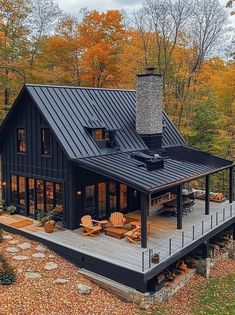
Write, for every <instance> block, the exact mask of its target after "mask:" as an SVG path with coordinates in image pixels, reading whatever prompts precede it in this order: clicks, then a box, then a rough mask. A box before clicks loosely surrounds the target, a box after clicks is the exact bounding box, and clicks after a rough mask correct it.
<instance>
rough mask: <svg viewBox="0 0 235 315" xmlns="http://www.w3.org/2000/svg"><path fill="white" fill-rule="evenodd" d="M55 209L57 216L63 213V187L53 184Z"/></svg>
mask: <svg viewBox="0 0 235 315" xmlns="http://www.w3.org/2000/svg"><path fill="white" fill-rule="evenodd" d="M55 209H56V213H57V214H62V213H63V186H62V184H58V183H56V184H55Z"/></svg>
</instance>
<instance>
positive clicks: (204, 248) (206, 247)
mask: <svg viewBox="0 0 235 315" xmlns="http://www.w3.org/2000/svg"><path fill="white" fill-rule="evenodd" d="M209 245H210V242H209V240H207V241H205V242H204V243H202V259H206V258H209V248H210V247H209Z"/></svg>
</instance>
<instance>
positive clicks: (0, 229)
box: [0, 228, 3, 243]
mask: <svg viewBox="0 0 235 315" xmlns="http://www.w3.org/2000/svg"><path fill="white" fill-rule="evenodd" d="M2 241H3V230H2V228H0V243H2Z"/></svg>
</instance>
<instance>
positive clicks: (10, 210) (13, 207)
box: [7, 205, 16, 215]
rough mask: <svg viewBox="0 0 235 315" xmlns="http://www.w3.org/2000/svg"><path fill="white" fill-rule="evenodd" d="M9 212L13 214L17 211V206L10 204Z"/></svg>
mask: <svg viewBox="0 0 235 315" xmlns="http://www.w3.org/2000/svg"><path fill="white" fill-rule="evenodd" d="M7 213H8V214H10V215H13V214H15V213H16V206H13V205H10V206H8V207H7Z"/></svg>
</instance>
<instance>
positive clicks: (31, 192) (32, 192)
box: [29, 178, 35, 215]
mask: <svg viewBox="0 0 235 315" xmlns="http://www.w3.org/2000/svg"><path fill="white" fill-rule="evenodd" d="M34 188H35V185H34V179H33V178H29V214H30V215H34V213H35V189H34Z"/></svg>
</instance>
